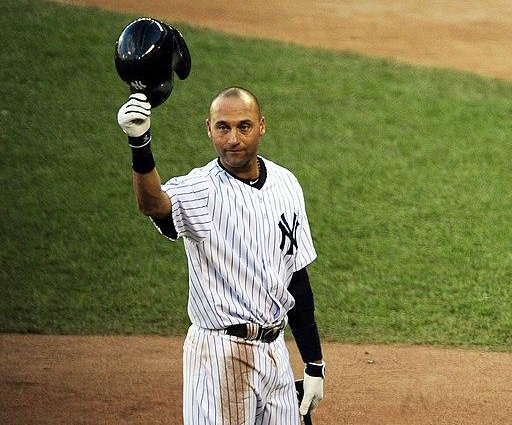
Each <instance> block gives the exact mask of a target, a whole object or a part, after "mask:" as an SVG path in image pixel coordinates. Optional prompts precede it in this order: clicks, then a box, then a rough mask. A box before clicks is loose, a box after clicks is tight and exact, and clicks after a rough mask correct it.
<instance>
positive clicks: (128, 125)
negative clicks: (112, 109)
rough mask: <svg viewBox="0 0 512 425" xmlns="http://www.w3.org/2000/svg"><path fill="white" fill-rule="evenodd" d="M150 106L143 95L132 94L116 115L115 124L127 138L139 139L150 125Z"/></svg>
mask: <svg viewBox="0 0 512 425" xmlns="http://www.w3.org/2000/svg"><path fill="white" fill-rule="evenodd" d="M150 116H151V104H150V103H149V102H148V99H147V97H146V95H145V94H143V93H133V94H132V95H130V97H129V98H128V102H126V103H125V104H124V105H123V106H121V108H119V112H118V113H117V122H118V123H119V126H120V127H121V129H122V130H123V131H124V132H125V133H126V134H127V135H128V137H140V136H142V135H143V134H144V133H146V132H147V131H148V130H149V127H150V125H151V120H150Z"/></svg>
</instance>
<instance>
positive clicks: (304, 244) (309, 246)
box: [294, 183, 317, 271]
mask: <svg viewBox="0 0 512 425" xmlns="http://www.w3.org/2000/svg"><path fill="white" fill-rule="evenodd" d="M297 184H298V183H297ZM298 193H299V199H300V204H301V205H300V222H299V223H300V226H299V237H298V242H299V243H298V249H297V255H296V256H295V267H294V269H295V270H294V271H298V270H300V269H303V268H304V267H306V266H307V265H308V264H311V263H312V262H313V261H315V259H316V256H317V255H316V250H315V246H314V245H313V238H312V237H311V230H310V228H309V221H308V216H307V214H306V204H305V201H304V194H303V192H302V188H301V187H300V185H299V189H298Z"/></svg>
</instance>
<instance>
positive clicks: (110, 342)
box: [0, 0, 512, 425]
mask: <svg viewBox="0 0 512 425" xmlns="http://www.w3.org/2000/svg"><path fill="white" fill-rule="evenodd" d="M65 1H67V0H65ZM67 2H69V3H81V4H91V5H96V6H99V7H104V8H108V9H112V10H125V11H131V12H139V13H140V14H141V15H153V16H158V17H162V18H164V17H165V18H167V20H168V21H169V22H178V21H180V22H189V23H191V24H194V25H199V26H203V27H210V28H216V29H221V30H223V31H226V32H231V33H239V34H242V35H252V36H257V37H263V38H272V39H280V40H286V41H292V42H296V43H302V44H305V45H318V46H324V47H328V48H332V49H339V50H355V51H359V52H362V53H367V54H372V55H377V56H382V57H392V58H396V59H400V60H405V61H410V62H414V63H418V64H422V65H427V66H440V67H453V68H458V69H462V70H466V71H471V72H476V73H479V74H482V75H486V76H494V77H499V78H504V79H512V56H510V55H509V52H511V51H512V37H510V34H512V6H511V4H510V1H509V0H503V1H502V0H466V1H464V2H454V1H452V2H448V1H435V0H434V1H432V0H430V1H429V0H413V1H404V0H386V1H382V0H380V1H379V0H344V1H333V0H331V1H316V2H310V1H307V0H295V1H292V0H273V1H272V2H270V1H265V0H253V1H251V2H242V1H241V0H218V1H208V0H194V1H186V0H182V1H175V0H153V1H150V0H141V1H134V0H120V1H113V0H80V1H73V0H69V1H67ZM181 344H182V338H175V337H172V338H164V337H149V336H148V337H133V336H129V337H121V336H115V337H106V336H80V337H73V336H36V335H10V334H3V335H0V365H1V369H0V423H1V424H93V423H94V424H164V423H166V424H180V423H182V421H181V383H182V375H181ZM289 347H290V351H291V353H292V359H293V365H294V369H295V371H296V373H297V375H299V374H300V372H301V365H300V361H299V357H298V354H297V351H296V349H295V347H294V345H293V343H292V344H290V345H289ZM324 351H325V357H326V361H327V364H328V379H327V381H326V399H325V400H324V401H323V402H322V404H321V406H320V407H319V409H318V413H316V414H315V416H314V420H315V424H317V425H319V424H323V425H338V424H351V425H358V424H360V425H371V424H379V425H380V424H389V425H395V424H396V425H399V424H404V425H405V424H436V425H443V424H446V425H453V424H464V425H466V424H468V425H469V424H486V425H487V424H508V423H512V353H487V352H480V351H473V350H458V349H441V348H433V347H407V346H372V345H359V346H358V345H356V346H354V345H348V344H330V343H326V344H324ZM276 425H279V424H276Z"/></svg>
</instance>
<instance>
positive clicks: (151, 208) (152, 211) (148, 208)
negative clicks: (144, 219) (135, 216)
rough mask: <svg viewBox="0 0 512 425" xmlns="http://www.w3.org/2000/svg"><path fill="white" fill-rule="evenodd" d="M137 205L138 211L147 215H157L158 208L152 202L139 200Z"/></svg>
mask: <svg viewBox="0 0 512 425" xmlns="http://www.w3.org/2000/svg"><path fill="white" fill-rule="evenodd" d="M137 205H138V207H139V212H140V213H142V214H144V215H146V216H148V217H156V216H158V215H159V214H158V213H159V208H158V207H157V205H156V204H154V203H151V202H147V201H141V200H139V201H138V202H137Z"/></svg>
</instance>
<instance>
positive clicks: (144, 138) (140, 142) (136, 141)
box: [128, 128, 151, 149]
mask: <svg viewBox="0 0 512 425" xmlns="http://www.w3.org/2000/svg"><path fill="white" fill-rule="evenodd" d="M150 142H151V129H149V128H148V130H147V131H146V132H145V133H144V134H141V135H140V136H137V137H131V136H128V144H129V145H130V147H131V148H136V149H137V148H142V147H143V146H146V145H147V144H149V143H150Z"/></svg>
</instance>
